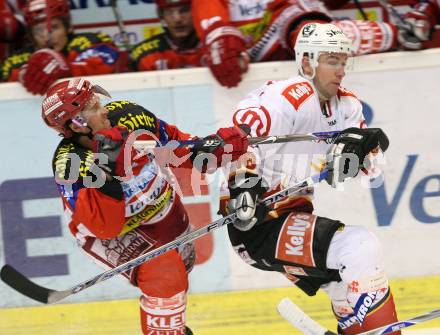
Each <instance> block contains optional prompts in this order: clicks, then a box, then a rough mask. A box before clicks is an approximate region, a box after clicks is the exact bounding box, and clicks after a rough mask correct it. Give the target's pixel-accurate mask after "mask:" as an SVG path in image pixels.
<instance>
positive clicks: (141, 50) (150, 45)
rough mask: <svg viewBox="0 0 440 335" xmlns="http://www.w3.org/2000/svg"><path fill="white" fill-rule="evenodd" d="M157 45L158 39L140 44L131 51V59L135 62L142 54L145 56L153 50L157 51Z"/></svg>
mask: <svg viewBox="0 0 440 335" xmlns="http://www.w3.org/2000/svg"><path fill="white" fill-rule="evenodd" d="M159 43H160V39H158V38H155V39H153V40H149V41H145V42H142V43H141V44H139V45H138V46H137V47H135V48H134V49H133V51H132V52H131V54H130V55H131V58H133V59H134V60H137V59H139V58H140V57H141V56H143V55H144V54H146V53H148V52H150V51H153V50H157V49H158V48H159Z"/></svg>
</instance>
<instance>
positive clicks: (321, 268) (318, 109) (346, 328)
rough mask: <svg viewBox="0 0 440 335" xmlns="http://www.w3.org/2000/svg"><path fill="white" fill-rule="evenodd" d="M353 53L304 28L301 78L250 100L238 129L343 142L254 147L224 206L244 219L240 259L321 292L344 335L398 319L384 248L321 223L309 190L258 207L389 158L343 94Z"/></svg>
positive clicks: (235, 240)
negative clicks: (295, 188) (301, 184)
mask: <svg viewBox="0 0 440 335" xmlns="http://www.w3.org/2000/svg"><path fill="white" fill-rule="evenodd" d="M350 52H351V42H350V40H349V39H348V38H347V37H346V36H345V35H344V33H343V32H342V31H341V30H340V29H339V28H338V27H336V26H334V25H332V24H319V23H309V24H306V25H305V26H304V27H303V29H302V30H301V31H300V34H299V36H298V39H297V41H296V45H295V53H296V60H297V67H298V75H297V76H294V77H292V78H289V79H287V80H283V81H278V82H268V83H266V84H265V85H263V86H262V87H260V88H258V89H257V90H255V91H253V92H251V93H250V94H249V95H248V96H247V97H246V98H245V99H244V100H243V101H241V102H240V103H239V105H238V108H237V111H236V112H235V114H234V117H233V121H234V123H235V124H237V125H239V124H247V125H249V126H250V128H251V129H252V136H267V135H286V134H295V133H297V134H304V133H312V132H321V131H333V130H342V131H341V134H340V135H339V137H338V138H337V139H336V140H335V141H334V142H333V143H325V142H322V143H313V142H290V143H281V144H273V145H271V146H259V147H256V148H255V147H254V148H249V149H248V157H247V158H246V159H242V160H241V165H238V166H236V167H235V168H234V169H232V170H231V171H232V172H231V173H230V174H229V181H228V184H227V187H224V188H223V190H222V194H221V201H220V202H221V203H220V210H221V212H222V213H223V214H226V213H228V212H231V211H237V214H238V217H239V219H240V220H238V221H237V222H236V223H234V224H233V225H229V227H228V233H229V238H230V241H231V243H232V246H233V248H234V250H235V251H236V252H237V253H238V255H239V256H240V257H241V258H242V259H243V260H244V261H245V262H246V263H248V264H250V265H252V266H253V267H256V268H258V269H261V270H265V271H278V272H280V273H282V274H283V275H285V276H286V277H287V278H288V279H290V280H291V281H292V282H293V283H294V284H295V285H297V286H298V287H299V288H300V289H302V290H303V291H304V292H305V293H306V294H308V295H310V296H313V295H315V294H316V292H317V290H318V289H320V288H322V289H324V290H325V291H326V292H327V293H328V295H329V297H330V298H331V301H332V310H333V312H334V314H335V316H336V318H337V320H338V331H339V333H340V334H344V335H352V334H358V333H360V332H364V331H367V330H370V329H374V328H377V327H379V326H382V325H386V324H388V323H391V322H394V321H396V320H397V315H396V309H395V305H394V301H393V296H392V294H391V290H390V287H389V284H388V279H387V277H386V275H385V272H384V259H383V255H382V250H381V245H380V243H379V241H378V239H377V238H376V237H375V236H374V235H373V234H372V233H371V232H370V231H369V230H367V229H366V228H365V227H361V226H350V225H345V224H344V223H342V222H340V221H337V220H333V219H329V218H326V217H321V216H317V215H315V214H314V208H313V204H312V194H313V190H311V189H309V190H304V191H303V192H301V193H297V194H294V196H291V197H289V198H288V199H284V200H283V201H279V202H277V203H275V204H273V205H271V206H270V208H265V207H262V206H261V205H258V200H259V199H262V198H264V197H266V196H267V195H269V194H271V193H273V192H275V191H278V190H280V189H284V188H287V187H288V186H289V185H291V184H292V183H295V182H298V181H300V180H302V179H304V178H306V177H308V176H309V175H312V174H316V173H319V172H320V171H321V170H322V169H323V168H326V169H328V171H329V174H328V177H327V179H326V180H327V182H328V183H329V184H330V185H332V186H334V187H335V186H337V185H340V184H342V183H343V182H344V180H346V179H347V178H348V177H354V176H355V175H357V174H358V172H359V171H360V170H361V169H363V168H364V167H365V166H364V165H365V164H364V159H365V158H366V157H368V156H369V155H370V153H372V152H373V153H376V152H378V151H379V150H381V151H385V150H386V149H387V147H388V145H389V142H388V138H387V136H386V135H385V133H384V132H383V131H382V130H381V129H379V128H366V127H365V121H364V117H363V115H362V105H361V103H360V101H359V100H358V99H357V98H356V96H355V95H354V94H353V93H351V92H350V91H347V90H345V89H343V88H342V87H341V83H342V80H343V78H344V76H345V68H346V64H347V62H349V57H350ZM366 161H367V160H366ZM347 196H349V195H347ZM329 201H332V200H331V199H329ZM336 206H337V204H335V208H337V207H336ZM341 210H343V208H341ZM351 224H356V223H355V222H353V223H351ZM393 334H394V335H397V334H400V332H399V331H397V332H395V333H393Z"/></svg>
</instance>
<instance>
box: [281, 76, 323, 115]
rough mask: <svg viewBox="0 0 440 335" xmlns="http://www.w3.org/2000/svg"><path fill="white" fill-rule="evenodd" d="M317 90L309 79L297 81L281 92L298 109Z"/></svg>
mask: <svg viewBox="0 0 440 335" xmlns="http://www.w3.org/2000/svg"><path fill="white" fill-rule="evenodd" d="M314 93H315V92H314V91H313V88H312V85H310V83H308V82H307V81H302V82H297V83H294V84H291V85H289V86H287V87H286V88H285V89H284V90H283V92H282V93H281V94H282V95H283V96H284V97H285V98H286V99H287V100H288V101H289V102H290V103H291V104H292V106H293V107H294V108H295V109H296V110H298V109H299V107H300V106H301V104H302V103H303V102H304V101H306V100H307V99H308V98H309V97H310V96H312V95H313V94H314Z"/></svg>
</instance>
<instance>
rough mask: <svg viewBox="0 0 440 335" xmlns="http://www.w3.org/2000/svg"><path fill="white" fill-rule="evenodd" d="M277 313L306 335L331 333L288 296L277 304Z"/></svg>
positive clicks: (326, 334)
mask: <svg viewBox="0 0 440 335" xmlns="http://www.w3.org/2000/svg"><path fill="white" fill-rule="evenodd" d="M277 310H278V313H280V315H281V316H282V317H283V318H284V319H285V320H286V321H288V322H289V323H290V324H291V325H292V326H294V327H295V328H297V329H298V330H300V331H302V332H303V333H304V334H306V335H333V334H334V333H332V332H331V331H329V330H327V329H325V328H324V327H322V326H321V325H320V324H318V323H317V322H316V321H314V320H312V319H311V318H310V317H309V316H308V315H307V314H306V313H304V312H303V311H302V310H301V309H300V308H299V307H298V306H297V305H295V304H294V303H293V302H292V301H291V300H290V299H289V298H283V299H282V300H281V301H280V303H279V304H278V306H277ZM334 335H336V334H334Z"/></svg>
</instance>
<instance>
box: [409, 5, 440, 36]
mask: <svg viewBox="0 0 440 335" xmlns="http://www.w3.org/2000/svg"><path fill="white" fill-rule="evenodd" d="M439 14H440V13H439V8H438V5H437V3H436V2H435V1H433V0H431V1H429V0H427V1H421V2H419V3H417V4H415V5H414V6H413V7H412V9H411V10H410V11H409V12H407V13H406V14H405V20H406V21H407V22H409V23H410V24H411V26H412V32H413V34H414V35H415V36H416V37H417V38H418V39H419V40H421V41H428V40H429V39H430V36H431V32H432V28H433V27H434V26H435V24H436V23H437V17H438V15H439Z"/></svg>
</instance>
